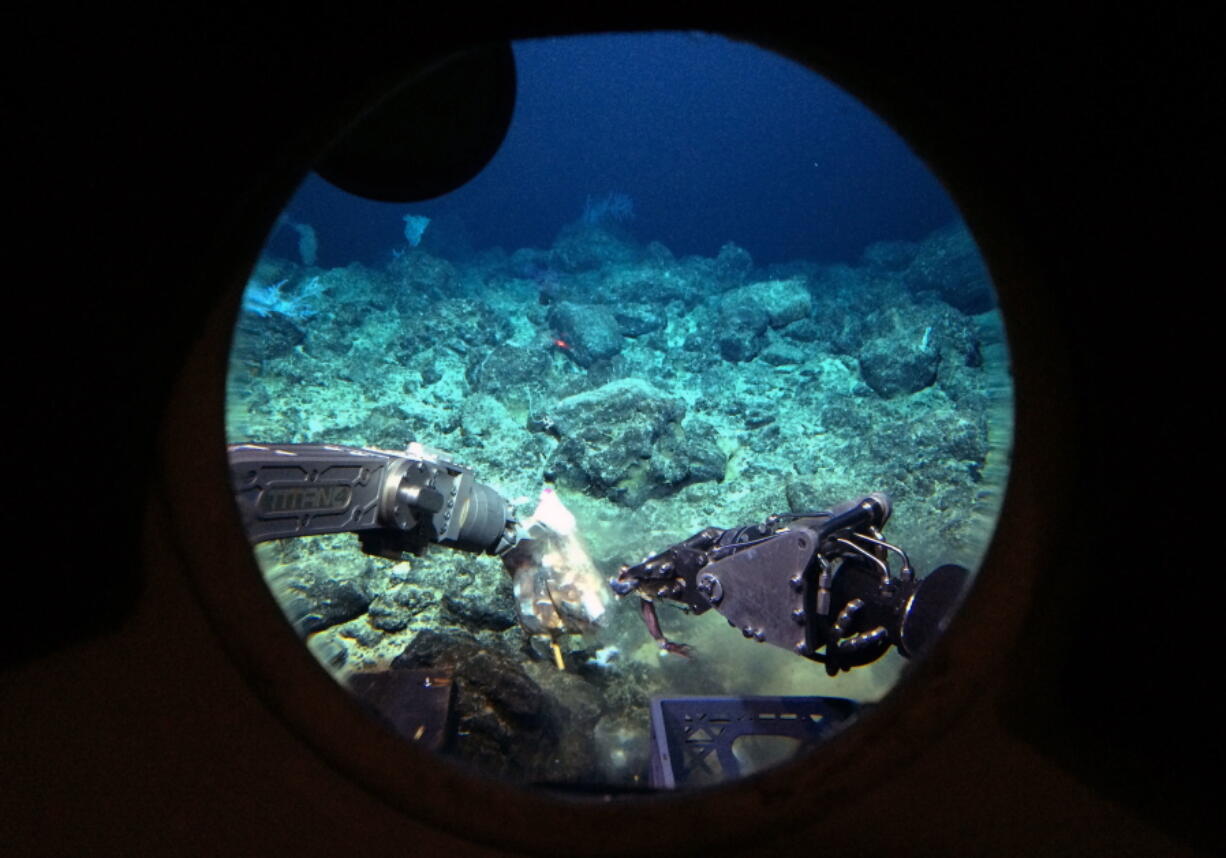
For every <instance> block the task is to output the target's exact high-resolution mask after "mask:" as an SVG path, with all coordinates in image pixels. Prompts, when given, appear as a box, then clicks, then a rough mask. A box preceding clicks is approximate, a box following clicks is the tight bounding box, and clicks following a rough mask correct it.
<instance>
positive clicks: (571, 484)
mask: <svg viewBox="0 0 1226 858" xmlns="http://www.w3.org/2000/svg"><path fill="white" fill-rule="evenodd" d="M685 410H686V409H685V402H684V401H683V400H681V399H678V398H676V397H670V396H666V395H664V394H662V393H660V392H659V391H658V390H656V389H655V388H654V387H652V386H651V385H650V384H648V383H647V382H645V381H643V380H641V379H634V378H632V379H623V380H621V381H615V382H610V383H609V384H606V385H604V386H603V387H600V388H597V389H596V390H593V391H588V392H586V393H581V394H578V395H576V396H571V397H568V398H566V399H563V400H562V401H561V402H559V403H558V405H557V406H556V408H555V409H554V411H553V413H552V414H551V418H552V420H553V427H554V430H555V432H556V433H557V435H558V437H559V438H560V439H561V442H560V443H559V444H558V446H557V448H555V449H554V451H553V453H552V455H551V456H550V459H549V461H548V463H547V465H546V471H545V475H546V479H552V480H556V481H557V482H558V483H560V484H562V485H564V486H566V487H568V488H572V489H577V490H579V491H583V492H586V493H588V494H591V495H594V496H597V497H605V498H608V499H609V500H612V501H613V502H614V503H618V504H621V505H623V506H629V507H637V506H639V505H641V504H642V503H643V502H644V501H645V500H647V499H648V498H651V497H662V496H665V495H668V494H671V493H673V492H675V491H678V490H680V489H681V488H682V487H684V486H685V485H688V484H690V483H693V482H697V481H702V480H712V479H715V480H722V479H723V476H724V468H725V465H726V462H725V459H724V455H723V453H722V452H721V451H720V449H719V446H718V443H717V438H716V435H715V432H714V430H713V429H712V428H711V427H709V426H707V425H705V424H695V425H694V426H692V427H690V428H689V429H688V430H687V429H686V428H685V427H683V426H682V423H681V421H682V418H683V417H684V416H685Z"/></svg>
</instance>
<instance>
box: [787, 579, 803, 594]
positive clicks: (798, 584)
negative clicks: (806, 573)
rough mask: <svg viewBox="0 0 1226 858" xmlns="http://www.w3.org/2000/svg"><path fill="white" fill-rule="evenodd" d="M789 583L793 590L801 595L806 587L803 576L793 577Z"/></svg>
mask: <svg viewBox="0 0 1226 858" xmlns="http://www.w3.org/2000/svg"><path fill="white" fill-rule="evenodd" d="M788 583H789V584H791V585H792V589H793V590H795V591H796V592H797V593H799V592H800V591H801V590H803V589H804V587H805V579H804V577H803V576H801V575H793V576H792V577H791V578H789V579H788Z"/></svg>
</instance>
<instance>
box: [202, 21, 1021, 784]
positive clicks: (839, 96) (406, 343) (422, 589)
mask: <svg viewBox="0 0 1226 858" xmlns="http://www.w3.org/2000/svg"><path fill="white" fill-rule="evenodd" d="M514 53H515V59H516V66H517V75H518V91H517V102H516V106H515V112H514V116H513V119H512V123H511V126H510V129H509V131H508V133H507V136H506V139H505V141H504V143H503V145H502V147H501V149H500V150H499V152H498V153H497V155H496V156H495V157H494V159H493V160H492V161H491V162H490V163H489V165H488V166H487V167H486V168H485V169H484V170H483V171H481V172H480V174H479V175H477V176H476V177H475V178H474V179H473V180H472V181H470V182H469V183H468V184H466V185H465V186H464V187H462V188H460V189H458V190H456V191H454V192H453V193H451V194H449V195H446V196H444V197H440V198H437V199H431V200H428V201H424V202H417V203H413V204H396V203H387V202H372V201H370V200H368V199H364V198H360V197H357V196H353V195H349V194H346V193H345V192H343V191H340V190H339V189H337V188H335V187H333V186H331V185H330V184H329V183H328V182H326V181H324V180H323V179H322V178H321V177H320V176H318V175H311V176H309V177H308V178H307V179H306V180H305V181H304V183H303V184H302V186H301V188H300V189H299V190H298V192H297V194H296V195H295V196H294V197H293V199H292V200H291V201H290V202H289V204H288V205H287V206H286V208H285V211H284V212H283V214H282V215H281V217H280V218H279V219H278V221H277V222H276V224H275V226H274V227H273V229H272V231H271V233H270V235H269V236H268V240H267V243H266V245H265V247H264V250H263V253H262V254H261V256H260V258H259V261H258V264H257V265H256V266H255V268H254V270H253V271H252V272H251V276H250V281H249V283H248V286H247V289H246V292H245V294H244V297H243V301H242V307H241V310H240V313H239V317H238V319H237V322H236V328H235V337H234V346H233V351H232V355H231V363H230V373H229V381H228V391H227V415H226V421H227V423H226V434H227V439H228V442H229V443H230V444H231V447H230V451H229V452H230V460H231V463H232V475H233V481H234V488H235V495H236V499H237V500H238V502H239V505H240V509H241V510H242V511H243V515H244V518H245V521H246V522H247V524H248V527H249V534H250V536H251V538H252V541H253V544H254V545H255V549H254V550H255V553H256V557H257V560H258V562H259V565H260V568H261V569H262V571H263V574H264V575H265V577H266V580H267V583H268V585H269V587H270V589H271V591H272V592H273V594H274V595H275V596H276V598H277V600H278V602H279V603H280V605H281V607H282V609H283V611H284V613H285V615H286V617H287V619H288V620H289V621H290V623H291V624H293V626H294V628H295V630H296V631H297V632H298V634H299V635H300V636H301V637H302V639H303V641H304V644H305V645H306V646H308V647H309V648H310V650H311V651H312V652H313V653H314V654H315V656H316V657H317V658H318V660H319V662H320V664H321V665H322V666H323V667H324V668H325V669H327V670H328V671H329V672H330V673H331V674H332V675H333V676H334V677H335V679H336V681H337V682H338V684H339V685H341V686H342V687H344V688H345V689H346V690H347V691H349V692H350V693H352V694H353V695H354V696H355V697H356V698H357V699H359V700H361V701H362V703H363V705H365V706H367V707H368V708H369V710H370V711H371V713H372V714H373V715H374V716H375V717H377V718H379V719H380V720H382V721H383V722H384V723H385V724H386V725H387V726H388V728H389V729H392V730H395V731H396V732H397V733H399V734H400V735H401V736H403V738H404V740H405V741H406V742H413V743H417V744H420V745H423V746H425V747H429V748H432V749H435V750H437V751H438V752H439V753H440V754H441V755H442V756H445V757H447V758H449V759H453V760H457V761H460V762H461V763H463V764H466V765H469V766H472V767H475V768H476V769H477V770H479V771H480V772H482V773H485V774H488V775H493V776H498V777H504V778H510V779H512V780H515V781H517V782H522V783H526V784H541V785H548V786H550V787H551V788H554V789H573V790H576V791H587V790H589V789H591V788H593V787H596V788H598V789H602V790H608V791H617V790H622V789H624V790H635V791H637V790H649V789H650V790H671V789H682V788H687V787H698V786H705V785H710V784H715V783H720V782H723V781H725V780H727V779H729V778H731V777H736V776H739V775H746V774H749V773H752V772H756V771H761V770H762V769H764V768H767V767H769V766H771V765H773V764H775V763H777V762H779V761H780V760H783V759H788V758H790V757H791V756H792V755H793V754H795V753H797V752H798V751H807V750H809V749H811V748H813V747H815V746H817V745H819V744H820V743H821V742H823V741H826V740H828V739H829V738H830V737H831V736H832V735H833V734H834V733H836V732H838V731H839V730H841V729H843V728H844V727H846V726H847V725H848V724H850V723H852V722H854V720H855V719H856V717H857V716H858V714H859V713H862V712H863V711H864V710H865V708H866V707H871V706H872V705H873V704H874V703H875V702H876V701H878V700H880V699H881V698H882V697H883V696H884V695H885V694H887V693H888V692H889V691H890V690H891V688H892V687H894V685H895V683H896V682H897V681H898V679H899V677H900V674H901V673H902V672H903V671H904V670H905V669H906V666H907V664H908V663H909V662H910V661H912V660H914V659H916V658H918V657H920V656H922V653H923V650H924V648H925V647H926V646H927V645H928V644H929V643H930V642H931V640H932V638H934V637H935V636H936V635H937V634H938V633H939V631H940V630H941V628H942V626H943V624H944V623H945V621H946V620H947V618H948V616H949V614H950V612H951V611H952V609H953V607H954V606H955V605H956V604H957V602H958V599H959V597H960V595H961V594H962V593H963V592H964V591H965V587H966V586H968V585H969V582H970V580H971V579H972V578H973V574H974V571H975V570H976V569H977V568H978V565H979V563H980V560H981V558H982V557H983V555H984V552H985V550H986V548H987V545H988V542H989V540H990V537H991V534H992V529H993V527H994V524H995V521H996V518H997V514H998V511H999V508H1000V502H1001V497H1002V491H1003V488H1004V484H1005V478H1006V474H1007V470H1008V457H1009V449H1010V439H1011V428H1012V392H1011V391H1012V389H1011V384H1010V378H1009V362H1008V354H1007V349H1006V344H1005V340H1004V333H1003V326H1002V324H1001V319H1000V315H999V311H998V309H997V304H996V300H995V296H994V294H993V290H992V286H991V284H990V281H989V276H988V272H987V269H986V266H985V264H984V261H983V259H982V258H981V256H980V253H979V251H978V249H977V247H976V245H975V242H974V240H973V238H972V236H971V234H970V232H969V231H968V229H967V227H966V225H965V224H964V223H963V222H962V220H961V219H960V217H959V213H958V210H957V208H956V206H955V204H954V203H953V201H952V200H951V199H950V198H949V197H948V195H947V194H946V193H945V191H944V190H943V189H942V187H941V185H940V184H939V182H938V181H937V180H936V178H935V177H934V176H933V175H932V174H931V173H930V172H929V171H928V170H927V169H926V168H925V166H924V165H923V164H922V163H921V162H920V161H919V160H918V159H917V158H916V157H915V155H914V154H913V153H912V152H911V151H910V150H909V149H908V148H907V146H906V145H905V144H904V143H903V141H902V140H901V139H900V138H899V137H898V136H897V135H896V134H894V133H893V132H892V131H891V130H890V129H889V128H888V127H887V126H886V125H885V124H884V123H883V122H881V121H880V120H879V119H878V118H876V117H875V116H874V115H873V114H872V113H870V112H869V111H868V110H867V109H866V108H865V107H864V106H862V105H861V104H860V103H858V102H857V101H856V100H855V99H854V98H852V97H851V96H849V95H848V94H846V93H844V92H843V91H841V90H839V89H838V88H836V87H835V86H833V85H832V84H830V83H829V82H827V81H825V80H823V79H822V78H820V77H819V76H817V75H816V74H814V73H813V72H812V71H810V70H808V69H806V68H804V67H801V66H798V65H796V64H794V63H792V62H791V61H788V60H785V59H782V58H780V57H779V56H776V55H774V54H772V53H769V52H767V51H764V50H761V49H759V48H756V47H753V46H750V45H746V44H742V43H737V42H732V41H729V40H727V39H724V38H722V37H716V36H710V35H701V34H697V35H696V34H646V35H633V36H600V37H586V38H568V39H558V40H541V41H530V42H523V43H519V44H516V45H515V47H514ZM423 121H425V120H423Z"/></svg>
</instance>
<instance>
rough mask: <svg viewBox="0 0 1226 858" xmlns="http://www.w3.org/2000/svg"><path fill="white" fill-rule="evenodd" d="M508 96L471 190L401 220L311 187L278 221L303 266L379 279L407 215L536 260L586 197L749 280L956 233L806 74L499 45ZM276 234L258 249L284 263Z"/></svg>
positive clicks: (611, 44) (763, 61)
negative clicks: (503, 125) (746, 272)
mask: <svg viewBox="0 0 1226 858" xmlns="http://www.w3.org/2000/svg"><path fill="white" fill-rule="evenodd" d="M515 56H516V62H517V67H518V75H519V92H518V99H517V103H516V108H515V114H514V118H513V120H512V123H511V127H510V130H509V132H508V134H507V138H506V140H505V142H504V143H503V146H502V148H501V149H500V151H499V152H498V154H497V155H496V156H495V158H494V159H493V160H492V161H491V162H490V164H489V165H488V166H487V167H486V168H485V170H484V171H482V173H481V174H480V175H478V176H477V177H476V178H475V179H474V180H473V181H472V182H470V183H469V184H468V185H466V186H465V187H463V188H461V189H459V190H457V191H455V192H454V193H452V194H449V195H447V196H446V197H443V198H440V199H437V200H432V201H429V202H425V203H419V204H415V205H412V206H405V205H393V204H386V203H371V202H368V201H365V200H358V199H355V198H352V197H348V196H346V195H343V194H341V193H340V192H338V191H336V190H335V189H333V188H331V187H330V186H329V185H327V184H326V183H325V182H323V181H322V180H321V179H319V178H318V177H316V176H314V175H312V176H311V177H310V178H308V180H307V181H306V182H305V183H304V184H303V186H302V188H301V189H300V191H299V193H298V195H297V196H296V198H295V199H294V201H293V202H292V203H291V205H290V207H289V210H288V212H289V215H290V217H291V218H292V219H293V220H296V221H299V222H306V223H310V224H311V225H313V226H314V227H315V229H316V232H317V233H318V236H319V248H320V252H319V264H320V265H324V266H335V265H344V264H347V263H349V262H351V261H354V260H359V261H363V262H378V261H380V260H381V259H386V258H387V257H388V256H389V255H390V252H391V250H392V248H393V247H403V246H404V244H405V240H404V235H403V221H402V220H401V216H402V215H404V214H406V213H410V212H412V213H418V214H426V215H430V216H431V217H433V218H436V219H437V218H439V217H440V216H449V217H454V218H458V219H459V220H460V221H461V222H462V223H463V224H464V226H465V227H466V228H467V231H468V233H469V235H470V237H471V239H472V242H473V244H474V246H475V247H476V248H477V249H483V248H487V247H492V246H501V247H503V248H504V249H505V250H507V251H508V252H511V251H514V250H515V249H517V248H520V247H540V248H544V247H548V246H549V245H550V244H551V243H552V242H553V239H554V238H555V236H556V235H557V233H558V230H559V229H560V228H561V227H562V226H563V224H565V223H568V222H571V221H574V220H576V219H577V218H578V217H579V216H580V215H581V213H582V211H583V205H584V201H585V199H586V198H587V196H588V195H600V194H606V193H609V192H618V193H625V194H628V195H629V196H631V197H632V198H633V200H634V207H635V212H636V218H635V220H633V221H632V222H630V223H629V224H628V225H627V226H628V228H629V230H630V232H631V233H632V234H633V235H635V236H636V237H637V238H638V239H640V240H642V241H644V242H645V241H649V240H656V241H660V242H662V243H663V244H665V245H666V246H668V247H669V248H670V249H671V250H673V252H674V253H676V254H677V255H679V256H680V255H685V254H692V253H696V254H702V255H706V256H713V255H715V254H716V253H717V252H718V250H719V248H720V246H721V245H723V244H724V243H725V242H727V241H734V242H736V243H737V244H739V245H741V246H742V247H744V248H745V249H747V250H748V251H749V252H750V254H751V255H752V256H753V258H754V260H755V261H756V262H758V263H768V262H785V261H789V260H794V259H808V260H814V261H819V262H834V261H849V262H850V261H854V260H855V259H857V258H858V257H859V255H860V253H861V251H862V250H863V249H864V247H865V246H866V245H868V244H870V243H872V242H874V241H880V240H883V239H917V238H921V237H923V236H924V235H926V234H928V233H929V232H931V231H932V230H933V229H936V228H938V227H940V226H943V225H945V224H947V223H949V222H951V221H953V220H954V219H955V218H956V217H957V211H956V209H955V207H954V205H953V203H952V201H951V200H950V199H949V197H948V195H947V194H946V193H945V191H944V189H943V188H942V187H941V186H940V184H939V183H938V182H937V180H936V178H935V177H934V176H933V175H932V174H931V173H930V172H929V171H928V170H927V168H926V167H924V165H923V164H922V163H921V162H920V161H919V159H918V158H916V157H915V156H914V155H913V154H912V153H911V151H910V150H909V149H908V148H907V146H906V144H904V143H903V142H902V140H901V139H900V138H899V137H898V136H897V135H896V134H895V133H894V132H893V131H891V130H890V129H889V128H887V127H886V126H885V124H884V123H882V122H881V121H880V120H879V119H877V118H876V117H875V116H874V115H873V114H871V113H870V112H869V111H868V110H867V108H865V107H863V106H862V105H861V104H860V103H859V102H857V101H856V100H855V99H853V98H852V97H850V96H849V95H847V94H845V93H844V92H842V91H841V90H839V89H837V88H835V87H834V86H833V85H832V84H830V83H828V82H827V81H825V80H824V79H822V78H820V77H818V76H816V75H814V74H813V73H812V72H810V71H809V70H808V69H806V68H804V67H802V66H799V65H796V64H794V63H792V62H791V61H789V60H785V59H783V58H781V57H778V56H776V55H774V54H771V53H769V52H766V51H763V50H761V49H758V48H755V47H751V46H747V45H742V44H738V43H735V42H731V41H728V40H727V39H724V38H722V37H716V36H708V35H693V34H672V33H668V34H665V33H660V34H647V35H616V36H594V37H583V38H567V39H549V40H543V41H534V42H523V43H518V44H516V46H515ZM296 242H297V236H296V234H295V233H294V232H293V230H291V229H286V228H281V229H279V230H278V231H276V232H275V233H274V235H273V237H272V241H271V245H270V249H271V251H272V252H274V253H276V254H278V255H284V256H288V257H296V255H297V254H296V250H295V248H296Z"/></svg>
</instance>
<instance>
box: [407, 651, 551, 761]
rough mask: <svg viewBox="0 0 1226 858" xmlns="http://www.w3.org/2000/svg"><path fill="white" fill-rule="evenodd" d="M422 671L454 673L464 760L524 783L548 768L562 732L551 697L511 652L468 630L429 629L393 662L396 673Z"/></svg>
mask: <svg viewBox="0 0 1226 858" xmlns="http://www.w3.org/2000/svg"><path fill="white" fill-rule="evenodd" d="M419 667H425V668H437V669H440V670H445V671H447V672H449V673H450V674H451V675H452V678H453V681H454V682H455V687H456V697H455V707H454V710H453V711H454V715H455V718H456V722H457V723H456V726H457V730H456V739H455V745H454V748H453V752H454V753H455V754H456V755H457V756H458V757H460V758H461V759H463V760H465V761H467V762H469V763H472V764H474V765H477V766H479V767H480V768H481V770H482V771H484V772H486V773H488V774H495V775H498V774H501V775H507V776H512V777H516V778H520V779H534V778H535V777H537V776H538V774H539V773H540V772H541V771H542V770H544V769H545V768H546V767H547V765H548V759H549V758H550V756H552V755H553V754H554V752H555V751H556V749H557V747H558V736H559V733H560V732H561V731H560V729H559V725H558V724H557V723H556V722H555V721H554V719H553V717H552V714H553V712H552V709H553V707H551V705H550V702H549V700H548V699H547V697H546V695H545V693H544V692H543V691H542V690H541V687H540V686H539V685H538V684H537V683H536V682H534V681H533V679H532V678H531V677H530V676H529V675H528V673H527V672H526V671H525V670H524V668H523V667H522V665H520V663H519V661H518V660H517V659H516V658H515V657H514V656H513V655H512V654H511V653H510V652H507V651H504V650H502V649H498V648H495V647H490V646H484V645H482V644H481V643H480V642H479V641H477V639H476V638H474V637H473V636H472V635H469V634H466V633H464V632H446V631H434V630H425V631H422V632H420V633H418V634H417V636H416V637H414V638H413V641H412V643H410V644H409V645H408V646H407V647H406V648H405V650H404V652H403V653H401V654H400V655H399V656H397V657H396V658H395V660H394V661H393V662H392V668H393V669H399V668H419Z"/></svg>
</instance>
